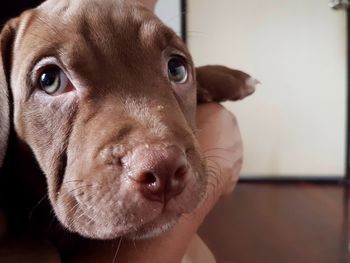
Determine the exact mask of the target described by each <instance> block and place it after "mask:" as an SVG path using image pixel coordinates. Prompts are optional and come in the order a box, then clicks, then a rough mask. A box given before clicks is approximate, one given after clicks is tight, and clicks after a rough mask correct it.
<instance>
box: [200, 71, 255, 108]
mask: <svg viewBox="0 0 350 263" xmlns="http://www.w3.org/2000/svg"><path fill="white" fill-rule="evenodd" d="M196 73H197V101H198V102H210V101H217V102H220V101H226V100H240V99H243V98H245V97H247V96H249V95H250V94H252V93H253V92H254V91H255V87H256V85H258V84H260V82H259V81H258V80H257V79H255V78H253V77H251V76H250V75H248V74H246V73H244V72H242V71H240V70H235V69H230V68H227V67H224V66H204V67H199V68H197V69H196Z"/></svg>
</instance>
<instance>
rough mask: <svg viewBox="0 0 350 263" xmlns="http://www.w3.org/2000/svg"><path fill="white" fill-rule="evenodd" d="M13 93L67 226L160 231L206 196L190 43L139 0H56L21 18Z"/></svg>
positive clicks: (22, 128)
mask: <svg viewBox="0 0 350 263" xmlns="http://www.w3.org/2000/svg"><path fill="white" fill-rule="evenodd" d="M14 23H15V24H16V25H15V31H16V34H15V38H14V40H13V44H12V50H13V53H12V54H13V56H12V59H11V61H12V63H11V75H10V76H11V84H10V87H11V92H12V94H13V98H14V123H15V130H16V132H17V134H18V137H19V138H20V139H21V140H23V141H24V142H26V143H27V144H28V146H29V147H30V148H31V149H32V151H33V152H34V155H35V157H36V159H37V160H38V162H39V164H40V167H41V168H42V170H43V172H44V174H45V176H46V179H47V184H48V191H49V197H50V201H51V203H52V206H53V208H54V211H55V213H56V215H57V217H58V218H59V220H60V221H61V223H62V224H63V225H64V226H65V227H66V228H68V229H69V230H71V231H73V232H77V233H79V234H81V235H83V236H87V237H91V238H99V239H110V238H115V237H117V236H120V235H131V236H143V237H145V236H151V235H155V234H158V233H161V232H163V231H164V230H166V229H167V228H169V227H171V226H172V225H173V224H174V223H175V222H176V220H177V219H178V217H179V216H180V215H181V214H183V213H186V212H190V211H192V210H193V209H194V208H195V207H196V206H197V205H198V203H199V202H200V200H201V197H202V195H203V192H204V188H205V185H206V179H205V173H204V165H203V163H202V160H201V156H200V154H199V150H198V145H197V141H196V139H195V134H194V129H195V128H194V127H195V125H194V116H195V107H196V83H195V73H194V67H193V63H192V60H191V57H190V55H189V53H188V51H187V49H186V47H185V46H184V44H183V43H182V41H181V40H180V39H179V38H178V37H177V36H176V34H175V33H174V32H172V31H171V30H170V29H169V28H167V27H165V26H164V25H163V24H162V23H161V22H160V21H159V20H158V19H157V18H156V17H155V16H154V15H153V14H152V13H151V12H149V11H147V10H146V9H144V8H142V7H141V6H139V5H137V4H135V3H132V2H131V1H121V0H113V1H112V0H108V1H107V0H105V1H98V0H95V1H94V0H88V1H87V0H71V1H69V0H62V1H53V0H52V1H47V2H45V3H44V4H43V5H41V6H40V7H39V8H37V9H35V10H32V11H29V12H26V13H24V14H23V15H22V16H21V18H20V19H18V20H17V21H15V22H14Z"/></svg>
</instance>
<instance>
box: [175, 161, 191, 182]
mask: <svg viewBox="0 0 350 263" xmlns="http://www.w3.org/2000/svg"><path fill="white" fill-rule="evenodd" d="M187 172H188V166H187V165H182V166H181V167H179V168H178V169H177V170H176V171H175V174H174V177H173V179H174V180H177V181H183V180H184V179H185V177H186V175H187Z"/></svg>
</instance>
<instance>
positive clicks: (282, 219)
mask: <svg viewBox="0 0 350 263" xmlns="http://www.w3.org/2000/svg"><path fill="white" fill-rule="evenodd" d="M344 189H345V188H344V187H343V186H340V185H317V184H315V185H313V184H300V183H297V184H292V183H288V184H276V183H272V184H268V183H239V184H238V186H237V188H236V189H235V192H234V194H233V195H232V196H231V197H229V198H227V199H226V200H223V201H222V202H220V203H219V204H218V205H217V207H216V208H215V209H214V210H213V212H212V213H211V214H210V215H209V216H208V218H207V219H206V221H205V223H204V224H203V226H202V228H201V229H200V235H201V236H202V237H203V238H204V240H205V241H206V243H207V244H208V246H209V247H210V248H211V249H212V251H213V253H214V254H215V256H216V257H217V260H218V262H219V263H222V262H225V263H228V262H233V263H257V262H259V263H274V262H276V263H289V262H290V263H304V262H305V263H314V262H315V263H343V262H344V263H348V262H350V254H349V248H350V247H349V223H350V221H349V209H348V208H349V205H348V200H349V198H348V193H347V192H346V191H345V190H344Z"/></svg>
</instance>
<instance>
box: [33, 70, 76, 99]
mask: <svg viewBox="0 0 350 263" xmlns="http://www.w3.org/2000/svg"><path fill="white" fill-rule="evenodd" d="M69 83H70V82H69V80H68V77H67V76H66V74H64V72H63V71H62V70H61V69H60V68H59V67H53V68H50V69H47V70H45V71H43V72H42V73H41V75H40V78H39V83H38V84H39V87H40V89H42V90H43V91H44V92H45V93H47V94H48V95H59V94H61V93H63V92H64V91H65V89H66V87H67V86H68V84H69Z"/></svg>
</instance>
